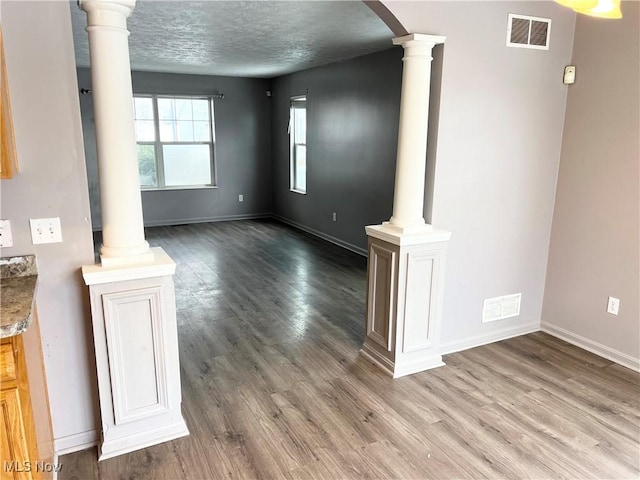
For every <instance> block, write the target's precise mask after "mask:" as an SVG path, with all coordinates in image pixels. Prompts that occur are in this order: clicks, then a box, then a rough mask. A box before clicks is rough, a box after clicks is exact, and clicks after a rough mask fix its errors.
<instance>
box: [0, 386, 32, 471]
mask: <svg viewBox="0 0 640 480" xmlns="http://www.w3.org/2000/svg"><path fill="white" fill-rule="evenodd" d="M0 412H1V415H0V452H2V455H1V457H2V458H1V461H2V464H1V465H0V479H1V480H31V479H32V478H33V476H32V474H31V470H32V469H33V470H35V468H36V465H35V462H34V463H33V464H32V463H31V462H29V446H28V444H27V435H26V431H25V427H24V423H23V421H22V406H21V402H20V391H19V390H18V389H17V388H12V389H9V390H3V391H1V392H0Z"/></svg>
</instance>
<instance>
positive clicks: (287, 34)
mask: <svg viewBox="0 0 640 480" xmlns="http://www.w3.org/2000/svg"><path fill="white" fill-rule="evenodd" d="M71 15H72V20H73V36H74V43H75V49H76V62H77V65H78V66H80V67H88V66H89V46H88V41H87V34H86V32H85V31H84V27H85V26H86V16H85V13H84V12H83V11H82V10H80V9H79V8H78V7H77V4H76V2H75V1H73V2H71ZM128 25H129V30H130V31H131V36H130V37H129V45H130V55H131V67H132V69H133V70H142V71H154V72H174V73H192V74H206V75H226V76H236V77H275V76H278V75H283V74H286V73H291V72H294V71H298V70H304V69H306V68H310V67H315V66H318V65H324V64H327V63H331V62H334V61H338V60H344V59H346V58H352V57H356V56H359V55H364V54H366V53H371V52H375V51H379V50H384V49H386V48H390V47H391V46H392V44H391V38H392V37H393V34H392V32H391V30H389V28H388V27H387V26H386V25H385V24H384V23H383V22H382V20H380V19H379V18H378V17H377V15H376V14H375V13H373V12H372V11H371V10H370V9H369V7H367V6H366V5H365V4H364V3H363V2H361V1H354V0H351V1H321V0H315V1H304V2H300V1H282V2H280V1H227V0H224V1H211V0H210V1H204V2H192V1H186V0H173V1H157V0H155V1H153V0H138V3H137V5H136V8H135V10H134V11H133V13H132V14H131V17H129V21H128Z"/></svg>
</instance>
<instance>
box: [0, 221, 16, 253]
mask: <svg viewBox="0 0 640 480" xmlns="http://www.w3.org/2000/svg"><path fill="white" fill-rule="evenodd" d="M3 247H13V236H12V235H11V222H10V221H9V220H0V248H3Z"/></svg>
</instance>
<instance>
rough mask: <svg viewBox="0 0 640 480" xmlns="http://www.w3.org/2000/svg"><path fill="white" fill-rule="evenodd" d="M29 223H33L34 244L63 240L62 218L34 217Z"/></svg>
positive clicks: (32, 237)
mask: <svg viewBox="0 0 640 480" xmlns="http://www.w3.org/2000/svg"><path fill="white" fill-rule="evenodd" d="M29 223H30V224H31V242H32V243H33V244H34V245H38V244H41V243H60V242H62V227H61V226H60V218H58V217H55V218H32V219H31V220H29Z"/></svg>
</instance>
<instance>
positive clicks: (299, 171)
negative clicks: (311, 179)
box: [293, 145, 307, 192]
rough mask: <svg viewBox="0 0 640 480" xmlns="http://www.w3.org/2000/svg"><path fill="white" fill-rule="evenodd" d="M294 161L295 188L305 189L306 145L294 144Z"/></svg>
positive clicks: (303, 190)
mask: <svg viewBox="0 0 640 480" xmlns="http://www.w3.org/2000/svg"><path fill="white" fill-rule="evenodd" d="M295 162H296V177H295V180H294V181H295V185H294V187H293V188H294V189H295V190H300V191H301V192H306V191H307V147H306V146H304V145H296V146H295Z"/></svg>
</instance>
